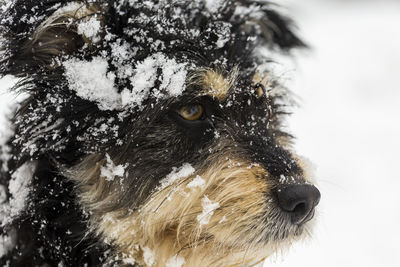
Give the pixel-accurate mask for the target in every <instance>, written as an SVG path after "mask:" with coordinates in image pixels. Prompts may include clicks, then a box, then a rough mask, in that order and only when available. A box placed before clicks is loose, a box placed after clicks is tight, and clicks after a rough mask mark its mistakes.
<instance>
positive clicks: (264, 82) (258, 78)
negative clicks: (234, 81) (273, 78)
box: [252, 71, 270, 97]
mask: <svg viewBox="0 0 400 267" xmlns="http://www.w3.org/2000/svg"><path fill="white" fill-rule="evenodd" d="M269 80H270V75H269V73H261V72H259V71H257V72H256V73H255V74H254V75H253V83H252V84H253V86H257V85H261V86H263V87H264V88H267V87H268V84H269ZM261 86H258V87H256V88H255V90H256V91H255V93H256V94H257V97H262V96H263V95H264V94H265V91H264V89H263V88H262V87H261Z"/></svg>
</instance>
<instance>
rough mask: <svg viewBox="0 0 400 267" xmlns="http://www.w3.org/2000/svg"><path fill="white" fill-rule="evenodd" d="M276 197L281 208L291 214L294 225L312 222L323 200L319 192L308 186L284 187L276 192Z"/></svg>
mask: <svg viewBox="0 0 400 267" xmlns="http://www.w3.org/2000/svg"><path fill="white" fill-rule="evenodd" d="M276 195H277V199H278V205H279V207H280V208H281V209H282V210H284V211H285V212H287V213H289V214H290V217H291V220H292V223H294V224H302V223H305V222H307V221H309V220H311V219H312V218H313V217H314V212H315V209H314V208H315V206H317V205H318V203H319V200H320V198H321V193H320V192H319V190H318V189H317V188H316V187H315V186H313V185H308V184H301V185H286V186H282V187H280V188H278V189H277V190H276Z"/></svg>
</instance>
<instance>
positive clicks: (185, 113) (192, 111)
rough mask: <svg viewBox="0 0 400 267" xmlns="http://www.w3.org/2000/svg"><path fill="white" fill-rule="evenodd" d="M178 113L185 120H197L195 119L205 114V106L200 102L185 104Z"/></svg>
mask: <svg viewBox="0 0 400 267" xmlns="http://www.w3.org/2000/svg"><path fill="white" fill-rule="evenodd" d="M178 113H179V115H181V117H182V118H184V119H185V120H188V121H195V120H198V119H200V118H201V116H202V115H203V107H202V106H201V105H198V104H196V105H189V106H184V107H181V108H180V109H179V110H178Z"/></svg>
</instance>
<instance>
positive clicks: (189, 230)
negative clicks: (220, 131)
mask: <svg viewBox="0 0 400 267" xmlns="http://www.w3.org/2000/svg"><path fill="white" fill-rule="evenodd" d="M227 156H228V155H225V154H220V155H213V156H210V157H209V158H208V160H206V161H205V162H203V164H201V166H200V167H198V168H197V169H196V170H194V169H192V170H191V171H190V170H189V171H186V175H184V174H185V170H183V168H185V167H186V168H189V169H190V168H192V167H191V166H188V165H184V167H182V169H177V170H175V173H173V174H172V175H170V176H169V179H167V180H165V179H164V180H162V181H161V183H160V185H159V186H158V187H157V188H154V189H153V191H152V193H151V194H150V196H149V197H147V198H146V199H145V201H144V202H143V203H141V205H140V207H139V208H137V206H132V207H130V208H126V205H124V206H125V207H124V208H122V207H121V208H120V209H114V210H113V211H107V206H108V205H109V203H110V202H113V203H116V202H118V200H119V199H122V195H124V194H125V192H124V188H123V185H122V183H121V182H120V181H118V180H117V179H116V180H114V181H106V180H105V178H104V177H101V174H100V173H101V172H100V169H101V164H98V161H100V159H101V157H100V156H90V157H88V158H87V159H86V160H84V161H83V162H82V163H81V164H80V165H79V166H77V167H75V168H74V170H70V171H68V175H69V177H70V178H72V179H74V180H76V181H79V186H78V189H79V191H80V194H79V195H80V199H81V202H82V205H83V207H84V208H85V209H87V211H88V212H89V213H90V214H91V218H90V224H91V228H92V231H94V232H95V233H96V234H98V235H99V236H101V238H102V239H103V240H104V241H105V242H107V243H110V244H112V245H114V246H115V247H116V248H117V252H118V256H119V257H122V258H123V259H125V260H126V261H130V260H132V259H135V260H136V261H137V262H139V263H141V264H146V262H145V258H146V257H144V255H143V254H144V253H149V251H151V253H152V255H155V257H154V261H155V263H157V264H163V263H165V262H167V261H168V260H170V259H172V258H173V257H178V256H179V257H181V258H182V259H184V261H185V263H186V264H187V266H235V265H249V264H252V263H255V262H258V261H262V260H263V259H265V258H266V257H268V256H269V255H271V254H272V253H274V252H276V251H277V250H280V249H284V248H285V247H287V246H288V245H290V244H291V243H292V242H293V241H297V240H298V239H301V238H303V237H304V236H305V235H304V233H307V232H308V231H309V230H307V229H305V227H307V226H299V225H294V224H292V223H291V222H290V218H289V217H287V215H286V214H284V213H282V211H281V210H280V209H279V207H278V206H277V204H276V203H275V202H276V201H275V199H274V198H273V196H272V193H271V189H272V188H273V186H274V185H273V183H272V182H270V181H271V179H269V177H268V176H269V174H268V172H267V171H266V170H265V169H264V168H262V167H261V166H260V165H257V164H251V163H250V162H249V161H245V160H242V159H237V158H233V157H231V158H228V157H227ZM89 164H92V165H91V166H90V165H89ZM93 164H94V165H93ZM179 174H181V175H179ZM125 179H129V177H127V178H125ZM143 183H144V184H142V185H140V184H138V185H137V191H138V192H140V191H141V190H143V188H145V187H146V186H145V183H146V182H145V181H144V182H143ZM100 198H102V200H101V201H99V199H100ZM131 198H132V199H134V198H135V195H132V196H131ZM125 199H126V198H125ZM122 205H123V203H121V206H122ZM305 230H306V231H305ZM147 264H149V263H147Z"/></svg>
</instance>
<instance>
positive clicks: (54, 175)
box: [0, 0, 304, 266]
mask: <svg viewBox="0 0 400 267" xmlns="http://www.w3.org/2000/svg"><path fill="white" fill-rule="evenodd" d="M68 2H71V1H59V0H40V1H38V0H18V1H14V3H13V4H12V6H11V7H10V8H9V9H8V10H7V11H5V12H4V13H3V14H2V15H1V20H0V23H1V28H0V30H1V35H2V36H3V38H4V39H5V40H4V45H3V50H4V51H3V53H2V54H0V75H1V76H4V75H8V74H11V75H14V76H16V77H19V78H21V81H20V82H19V83H18V84H17V85H16V86H15V88H14V90H16V91H23V92H28V93H29V98H28V99H27V100H25V101H24V102H23V103H22V105H21V107H20V108H19V109H18V110H17V111H16V113H15V115H14V118H13V121H14V126H15V135H14V136H13V137H12V138H11V140H10V142H9V144H10V146H11V147H12V153H11V154H12V156H13V157H12V159H11V160H10V162H8V165H9V169H10V170H9V171H8V172H3V173H2V174H1V182H2V184H4V185H6V186H7V185H8V181H9V179H10V174H11V173H13V172H14V171H15V170H16V169H18V167H19V166H21V165H22V164H24V163H26V162H29V161H32V160H35V161H37V162H38V167H37V169H36V172H35V174H34V178H33V182H32V191H31V194H30V196H29V205H28V207H27V209H26V210H25V211H24V213H23V214H21V215H20V216H19V217H18V218H15V220H14V221H13V222H12V224H10V225H7V226H5V228H4V229H5V230H7V229H8V228H13V227H14V228H17V229H18V231H17V232H18V240H17V247H16V248H15V249H14V250H13V251H12V252H11V253H10V254H9V255H7V256H6V257H3V258H2V259H1V264H2V265H5V264H9V266H45V264H47V265H49V266H57V264H59V263H60V262H62V263H63V264H65V265H66V266H101V265H102V264H108V265H113V264H120V263H113V262H112V260H111V261H110V258H109V257H108V256H107V255H109V254H112V250H113V248H112V247H109V246H108V245H106V244H104V243H102V242H99V240H97V237H95V236H93V235H91V234H89V235H87V233H88V232H87V225H86V223H87V219H88V214H85V213H84V211H83V210H82V208H81V207H80V205H79V201H78V200H77V197H76V192H75V190H74V186H75V185H74V183H73V182H71V181H70V180H68V179H67V178H65V177H64V176H62V175H61V174H60V166H62V167H63V168H68V167H71V166H74V165H75V164H76V163H78V162H80V160H81V159H82V158H83V157H84V156H86V155H90V154H101V155H104V154H105V153H109V154H110V155H111V156H112V157H113V158H115V159H116V164H125V163H128V164H129V167H128V172H129V175H130V177H131V179H125V181H124V183H125V184H124V188H125V189H126V192H125V193H124V195H121V199H120V201H119V202H118V203H110V204H109V207H107V209H108V210H124V209H126V210H127V209H131V208H132V207H134V208H137V207H138V206H140V204H141V203H142V202H143V201H144V200H145V199H146V198H147V197H148V194H149V193H150V192H151V190H153V189H154V188H155V187H156V186H157V184H158V183H159V180H160V178H162V177H165V175H167V174H168V173H169V172H170V171H171V167H172V166H180V165H182V164H183V163H185V162H188V163H190V164H192V165H193V166H201V164H202V162H204V161H205V160H206V158H207V157H209V156H210V155H212V154H213V153H216V151H217V150H227V151H228V150H232V151H235V153H237V154H238V155H242V156H243V157H244V158H249V159H250V160H253V161H255V162H259V163H261V164H263V166H265V168H266V169H267V170H268V171H269V172H270V173H271V174H272V175H273V176H274V177H276V178H277V179H278V178H279V177H280V175H287V174H290V175H300V176H301V175H302V170H301V169H300V167H299V166H298V165H297V164H296V162H295V161H294V159H292V157H291V155H290V154H289V152H288V151H287V150H285V149H284V148H282V147H280V146H279V145H278V143H277V138H278V137H281V136H288V135H287V134H286V133H284V132H283V131H282V130H281V128H280V118H281V116H282V115H284V114H285V106H284V105H282V104H279V103H280V102H281V101H280V100H281V99H279V96H277V97H276V98H274V99H271V98H270V99H263V100H260V99H258V98H257V97H256V96H255V95H254V94H252V93H251V89H252V87H253V85H252V84H251V77H252V76H253V75H254V72H255V69H256V67H257V66H258V65H259V64H262V63H264V62H266V61H267V60H268V59H263V58H257V57H254V56H253V54H252V52H253V51H254V49H255V48H256V47H257V46H260V45H268V46H269V47H270V49H271V50H277V51H280V52H281V53H288V52H289V51H290V50H291V49H292V48H297V47H304V44H303V42H302V41H301V40H300V39H299V38H298V37H297V36H296V35H295V34H294V33H293V32H292V24H291V22H290V20H288V19H287V18H285V17H283V16H281V15H280V14H278V13H277V12H276V11H275V10H274V9H273V5H272V4H269V3H265V2H262V1H257V0H238V1H227V3H226V4H225V5H224V6H223V8H221V9H220V10H219V12H218V13H217V14H210V13H209V12H207V11H206V9H205V6H204V3H203V2H202V1H176V2H174V1H161V0H160V1H157V0H154V1H152V2H154V3H158V2H160V3H163V4H162V6H163V8H162V9H160V10H157V11H155V10H152V9H151V8H148V7H146V6H145V5H144V4H141V3H139V2H140V1H138V3H137V4H136V5H134V6H130V5H129V4H128V2H127V1H116V0H109V1H98V3H99V4H102V5H107V6H108V9H107V11H106V12H102V13H101V15H102V16H104V21H105V26H104V27H105V29H106V31H107V32H108V33H111V34H112V36H113V37H112V40H111V41H109V42H108V43H107V42H101V43H100V44H97V45H95V47H94V48H92V49H89V50H88V49H83V48H84V44H85V43H84V41H83V40H82V38H81V36H79V35H78V34H77V33H76V32H74V31H72V30H70V29H68V28H62V27H60V28H59V29H58V30H59V34H60V35H64V36H67V38H68V39H69V40H71V43H70V44H68V45H67V46H65V47H62V48H60V50H62V51H61V52H60V54H58V55H53V54H47V53H44V52H42V51H41V50H40V47H39V45H38V44H35V45H36V46H34V48H36V49H31V50H28V51H26V50H24V47H25V46H26V45H27V43H28V42H29V40H30V38H31V37H32V35H33V33H34V32H35V30H36V29H37V27H38V26H39V25H40V24H41V23H42V22H43V21H44V20H46V19H47V18H48V17H49V16H50V15H51V14H52V13H53V12H54V11H55V10H56V8H55V7H57V9H58V8H60V7H61V6H64V5H66V4H67V3H68ZM89 2H92V1H89ZM239 4H240V5H243V6H251V5H255V6H260V7H261V9H262V11H263V17H262V18H259V19H258V21H257V24H249V21H253V20H254V18H252V17H251V14H247V15H245V16H243V17H242V16H237V15H235V14H234V11H235V7H236V5H239ZM177 10H182V13H180V16H179V18H176V17H175V16H173V14H174V12H176V11H177ZM141 13H144V14H146V16H147V17H152V20H149V21H148V22H147V23H146V24H145V25H143V24H139V22H138V21H135V20H133V21H132V20H130V19H131V18H136V17H138V16H139V15H140V14H141ZM156 13H157V14H156ZM153 15H154V16H153ZM224 22H229V23H231V24H232V28H231V40H230V41H229V42H227V43H226V44H225V45H224V46H223V47H219V46H218V45H217V40H218V33H217V32H216V31H218V30H219V29H221V27H220V26H221V25H222V24H223V23H224ZM271 24H272V25H274V27H270V25H271ZM157 25H161V26H162V27H161V28H162V29H168V30H171V29H173V30H174V32H170V31H162V30H161V31H158V30H157ZM256 25H258V26H256ZM190 29H192V30H198V32H199V35H198V36H195V37H194V36H190V35H188V34H187V33H188V30H190ZM56 30H57V29H56ZM129 30H132V31H140V35H141V36H142V37H145V38H144V39H140V40H138V39H136V38H134V36H132V35H129V34H127V32H128V31H129ZM138 34H139V33H138ZM117 39H121V40H124V41H125V42H126V43H128V44H130V45H131V46H132V47H135V48H137V49H138V52H137V53H136V55H135V57H134V58H133V59H132V61H133V62H138V61H141V60H143V59H145V58H146V57H148V56H149V55H150V54H153V53H155V52H159V51H160V52H163V53H165V54H166V55H167V56H168V57H169V58H174V59H175V60H176V61H177V62H186V63H188V64H190V66H191V69H192V70H193V71H194V70H196V69H197V68H199V67H210V68H215V67H218V68H220V69H221V70H223V71H226V72H229V70H231V69H232V68H234V67H235V66H237V65H239V67H240V72H239V78H238V84H237V86H236V87H237V88H238V89H237V90H236V91H235V93H234V94H232V95H230V96H229V98H228V99H227V100H226V102H225V104H224V105H220V103H218V101H216V100H214V99H211V98H210V97H206V96H204V97H198V96H197V95H198V94H197V92H198V90H199V88H196V87H195V86H194V87H189V88H187V90H186V91H185V92H184V93H183V95H182V96H180V97H178V98H168V99H162V100H160V99H151V98H149V99H148V100H146V101H145V102H144V105H143V106H144V108H143V109H139V108H137V107H133V108H131V109H129V111H128V113H126V112H125V113H123V112H122V111H116V110H110V111H104V110H100V109H99V108H98V107H97V105H96V103H93V102H90V101H87V100H85V99H82V98H80V97H78V96H77V95H75V93H74V92H73V91H71V90H70V89H69V88H68V83H67V81H66V79H65V77H64V76H63V73H64V70H63V68H61V67H60V68H56V69H49V68H48V67H47V66H48V65H49V64H51V63H52V62H53V60H54V59H55V58H63V57H67V56H74V57H77V58H82V59H90V58H93V57H95V56H98V55H100V54H101V53H105V54H107V55H111V48H110V43H111V42H115V41H116V40H117ZM151 40H153V41H154V40H161V41H163V42H164V43H165V47H157V46H151V45H149V43H151ZM110 60H112V58H111V59H110ZM110 65H111V66H113V64H110ZM116 83H117V85H118V89H119V91H122V89H123V88H126V87H128V88H129V84H128V83H127V81H126V80H123V79H120V80H117V81H116ZM277 86H278V85H277ZM153 89H155V88H153ZM281 97H282V98H284V96H281ZM229 102H230V103H232V105H228V104H227V103H229ZM248 102H250V103H255V104H253V105H248V104H247V103H248ZM187 103H201V104H202V105H203V106H205V109H206V110H207V114H206V115H207V117H206V118H204V120H201V121H199V122H195V123H192V124H191V123H189V122H187V121H183V120H182V118H180V117H179V116H178V115H177V114H176V112H175V111H176V109H178V108H179V107H180V106H182V105H185V104H187ZM251 115H254V116H255V119H252V118H251ZM121 116H122V117H123V119H121ZM263 118H268V119H267V121H268V123H269V124H270V125H271V127H269V128H266V127H265V120H263ZM60 119H62V121H61V122H60ZM110 119H112V120H111V121H110ZM249 122H251V123H249ZM43 123H44V124H43ZM103 123H107V125H108V128H107V129H106V130H105V131H100V130H99V126H100V125H102V124H103ZM55 124H57V127H55V128H54V129H51V130H49V131H45V132H41V131H40V130H38V126H40V125H49V126H51V125H55ZM113 127H114V128H113ZM113 129H117V130H113ZM215 131H218V133H219V134H220V135H221V136H222V138H227V136H229V137H230V138H232V139H233V140H235V142H234V143H229V144H226V145H224V146H221V145H219V142H220V141H219V140H215V137H214V132H215ZM154 136H156V137H157V138H155V137H154ZM199 140H201V142H199ZM27 144H29V146H27ZM199 151H201V152H202V153H199ZM144 179H146V181H144ZM139 188H140V189H142V188H145V190H141V192H144V193H143V194H142V195H138V193H137V192H138V191H139V190H138V189H139ZM132 196H135V198H132Z"/></svg>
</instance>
